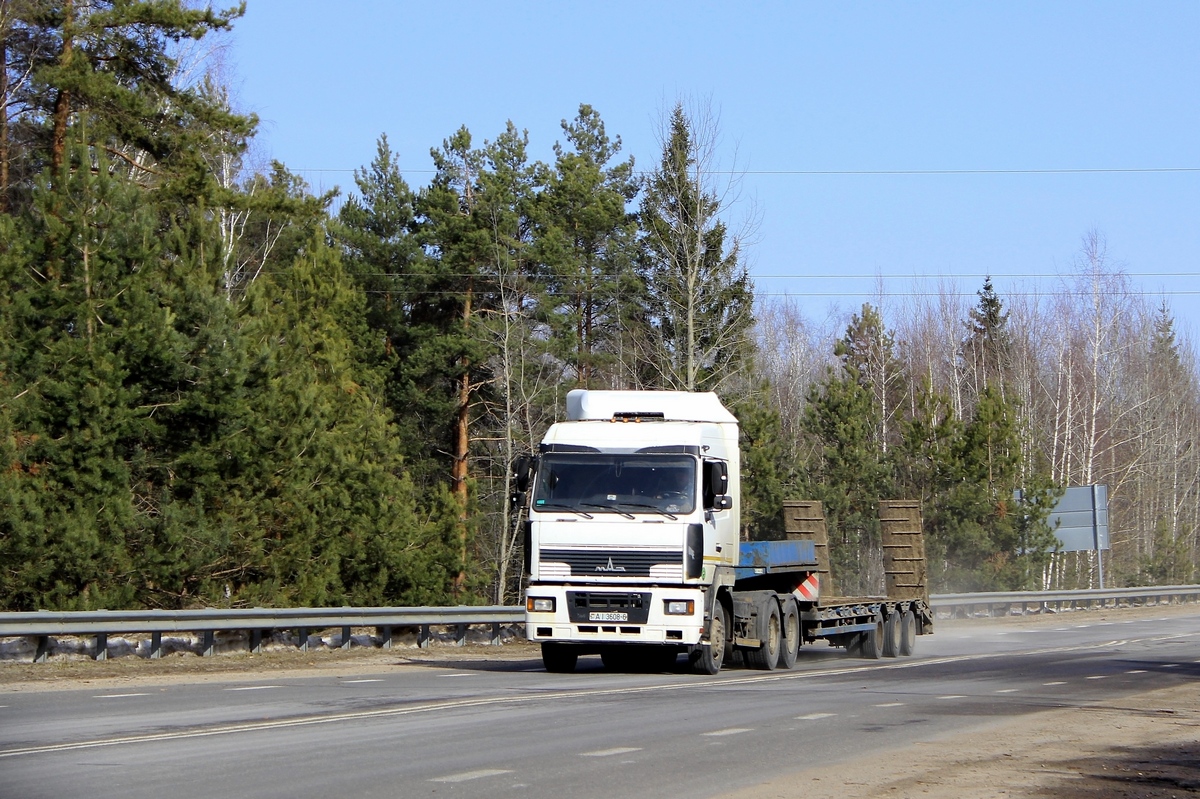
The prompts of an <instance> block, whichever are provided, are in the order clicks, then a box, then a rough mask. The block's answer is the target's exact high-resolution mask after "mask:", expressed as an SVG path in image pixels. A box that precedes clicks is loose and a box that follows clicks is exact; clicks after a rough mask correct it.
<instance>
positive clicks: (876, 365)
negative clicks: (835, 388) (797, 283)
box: [834, 304, 907, 453]
mask: <svg viewBox="0 0 1200 799" xmlns="http://www.w3.org/2000/svg"><path fill="white" fill-rule="evenodd" d="M895 349H896V334H895V333H894V332H893V331H891V330H888V329H887V328H886V327H885V326H884V323H883V318H882V317H881V316H880V315H879V311H877V310H876V309H875V308H874V307H872V306H871V305H870V304H864V305H863V307H862V313H861V314H855V315H854V317H853V318H852V319H851V321H850V325H849V326H848V327H847V328H846V333H845V335H844V336H843V337H842V339H841V340H840V341H838V342H837V344H836V345H835V346H834V355H836V356H837V357H838V358H839V359H840V360H841V362H842V368H843V369H845V371H846V372H847V373H848V374H850V375H851V376H853V378H854V379H855V380H857V381H858V383H859V385H861V386H862V387H863V388H865V389H867V390H868V391H869V392H870V394H871V396H872V397H873V398H874V401H875V405H876V408H877V410H878V414H877V418H878V421H879V427H878V429H877V430H876V431H875V435H874V439H875V442H876V444H877V445H878V446H879V448H880V449H881V450H882V451H883V452H885V453H886V452H887V451H888V448H889V447H891V446H892V445H894V444H895V443H896V441H897V439H898V430H897V428H898V423H897V421H898V419H899V418H900V415H901V411H902V403H903V398H904V395H905V393H906V384H907V376H906V375H905V370H904V365H903V363H901V361H900V359H899V358H898V357H896V352H895Z"/></svg>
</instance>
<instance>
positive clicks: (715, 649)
mask: <svg viewBox="0 0 1200 799" xmlns="http://www.w3.org/2000/svg"><path fill="white" fill-rule="evenodd" d="M724 662H725V608H724V606H722V605H721V603H720V602H719V601H718V602H717V603H716V604H714V605H713V612H712V620H711V621H710V622H709V624H708V643H707V644H700V645H699V646H697V647H696V651H695V660H694V661H693V665H694V666H695V668H696V671H698V672H700V673H701V674H716V673H717V672H719V671H720V670H721V665H722V664H723V663H724Z"/></svg>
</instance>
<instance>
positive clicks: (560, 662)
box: [542, 641, 579, 674]
mask: <svg viewBox="0 0 1200 799" xmlns="http://www.w3.org/2000/svg"><path fill="white" fill-rule="evenodd" d="M578 660H579V653H578V652H576V651H575V649H573V648H572V647H569V646H563V645H562V644H556V643H553V642H551V641H543V642H542V665H544V666H545V667H546V671H550V672H554V673H555V674H570V673H571V672H573V671H575V663H576V662H577V661H578Z"/></svg>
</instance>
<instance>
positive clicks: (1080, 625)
mask: <svg viewBox="0 0 1200 799" xmlns="http://www.w3.org/2000/svg"><path fill="white" fill-rule="evenodd" d="M1091 626H1092V625H1090V624H1076V625H1075V629H1076V630H1086V629H1087V628H1088V627H1091Z"/></svg>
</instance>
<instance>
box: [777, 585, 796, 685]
mask: <svg viewBox="0 0 1200 799" xmlns="http://www.w3.org/2000/svg"><path fill="white" fill-rule="evenodd" d="M799 653H800V611H799V610H798V609H797V608H796V602H795V600H788V601H787V602H786V603H784V606H783V646H782V647H781V648H780V650H779V668H781V669H790V668H792V667H793V666H795V665H796V656H797V655H799Z"/></svg>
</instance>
